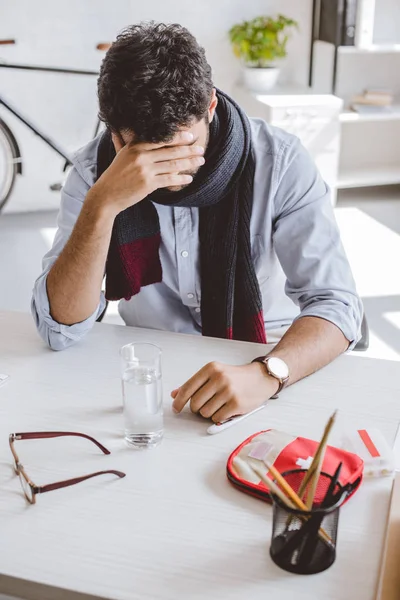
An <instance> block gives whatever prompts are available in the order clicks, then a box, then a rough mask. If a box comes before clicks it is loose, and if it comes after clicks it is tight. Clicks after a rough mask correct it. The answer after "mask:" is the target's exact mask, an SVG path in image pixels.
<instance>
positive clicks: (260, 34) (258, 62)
mask: <svg viewBox="0 0 400 600" xmlns="http://www.w3.org/2000/svg"><path fill="white" fill-rule="evenodd" d="M297 27H298V25H297V22H296V21H294V20H293V19H288V18H287V17H284V16H283V15H278V16H277V18H276V19H274V18H272V17H256V18H255V19H253V20H252V21H243V23H239V24H237V25H234V26H233V27H232V28H231V29H230V30H229V38H230V41H231V44H232V46H233V51H234V53H235V54H236V56H237V57H238V58H240V59H241V60H242V62H243V65H244V81H245V84H246V85H247V87H248V88H250V89H251V90H253V91H257V92H264V91H267V90H270V89H271V88H272V87H273V86H274V85H275V84H276V82H277V79H278V76H279V71H280V69H279V67H277V66H276V64H275V61H276V60H277V59H281V58H284V57H285V56H286V44H287V41H288V39H289V34H290V32H291V30H293V29H294V28H297Z"/></svg>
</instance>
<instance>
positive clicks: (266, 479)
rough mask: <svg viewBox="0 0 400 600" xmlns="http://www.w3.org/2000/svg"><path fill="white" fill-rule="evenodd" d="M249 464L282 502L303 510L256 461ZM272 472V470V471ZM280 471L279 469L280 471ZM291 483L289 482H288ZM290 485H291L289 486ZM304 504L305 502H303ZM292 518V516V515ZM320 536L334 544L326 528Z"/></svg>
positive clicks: (289, 506)
mask: <svg viewBox="0 0 400 600" xmlns="http://www.w3.org/2000/svg"><path fill="white" fill-rule="evenodd" d="M248 466H249V467H250V469H252V470H253V471H254V472H255V473H257V475H258V476H259V478H260V479H261V481H263V482H264V483H265V485H266V486H267V488H268V489H269V490H270V492H272V493H273V494H275V495H276V496H277V497H278V498H279V499H280V500H282V502H283V503H284V504H285V505H286V506H287V507H288V508H294V509H295V510H296V509H299V510H303V509H301V508H300V506H297V505H296V504H295V503H294V502H292V500H290V499H289V498H288V497H287V496H286V494H285V493H284V492H283V491H282V490H281V489H280V488H279V487H278V486H277V484H276V483H275V482H274V481H272V479H270V478H269V477H267V476H266V475H265V473H264V471H263V469H262V468H261V467H260V466H259V465H258V464H256V463H255V461H252V462H251V464H250V463H249V464H248ZM271 473H272V471H271ZM278 473H279V471H278ZM272 475H273V473H272ZM279 476H280V477H282V475H281V474H280V473H279ZM288 485H289V484H288ZM289 487H290V486H289ZM290 489H291V490H292V492H293V494H294V495H295V496H296V493H295V492H294V491H293V489H292V488H290ZM301 504H302V505H303V506H305V505H304V503H303V502H302V503H301ZM290 518H291V517H290ZM298 518H299V519H301V520H302V521H303V520H304V521H307V520H308V518H309V517H308V515H304V517H303V516H301V515H298ZM319 536H320V537H321V538H322V539H323V540H324V541H325V542H327V543H328V544H332V538H331V537H330V536H329V535H328V534H327V533H326V531H325V530H324V529H322V528H321V529H320V530H319Z"/></svg>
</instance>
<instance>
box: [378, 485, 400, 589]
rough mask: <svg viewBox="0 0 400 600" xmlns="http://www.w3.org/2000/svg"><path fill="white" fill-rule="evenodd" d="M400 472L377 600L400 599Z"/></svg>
mask: <svg viewBox="0 0 400 600" xmlns="http://www.w3.org/2000/svg"><path fill="white" fill-rule="evenodd" d="M399 561H400V473H396V477H395V480H394V482H393V492H392V498H391V503H390V510H389V517H388V526H387V540H386V545H385V551H384V557H383V561H382V572H381V582H380V586H379V591H378V595H377V600H400V568H399Z"/></svg>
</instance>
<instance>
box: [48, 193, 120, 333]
mask: <svg viewBox="0 0 400 600" xmlns="http://www.w3.org/2000/svg"><path fill="white" fill-rule="evenodd" d="M114 217H115V215H114V214H112V213H111V211H110V210H108V209H107V207H104V206H102V205H100V203H98V202H97V201H96V197H95V194H94V193H91V192H90V191H89V193H88V195H87V197H86V200H85V202H84V204H83V207H82V210H81V213H80V215H79V218H78V220H77V222H76V225H75V227H74V230H73V231H72V234H71V237H70V239H69V240H68V242H67V244H66V246H65V248H64V250H63V251H62V253H61V254H60V256H59V257H58V259H57V260H56V262H55V263H54V265H53V266H52V268H51V270H50V272H49V274H48V277H47V294H48V298H49V304H50V312H51V315H52V317H53V319H55V320H56V321H57V322H59V323H63V324H64V325H73V324H74V323H79V322H81V321H84V320H85V319H87V318H88V317H89V316H90V315H91V314H92V313H93V312H94V311H95V309H96V307H97V305H98V303H99V297H100V291H101V285H102V281H103V277H104V267H105V262H106V258H107V252H108V248H109V245H110V238H111V232H112V226H113V222H114Z"/></svg>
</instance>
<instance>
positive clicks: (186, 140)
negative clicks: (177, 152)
mask: <svg viewBox="0 0 400 600" xmlns="http://www.w3.org/2000/svg"><path fill="white" fill-rule="evenodd" d="M191 142H193V133H191V132H190V131H180V132H179V133H177V134H176V135H175V136H174V138H173V139H172V140H171V141H170V142H167V143H165V142H159V143H156V144H149V143H147V142H138V143H136V144H135V143H133V144H132V145H133V146H135V148H137V149H138V150H139V151H141V150H157V149H158V148H169V147H170V146H180V145H181V144H183V145H187V144H190V143H191Z"/></svg>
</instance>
